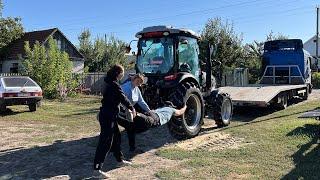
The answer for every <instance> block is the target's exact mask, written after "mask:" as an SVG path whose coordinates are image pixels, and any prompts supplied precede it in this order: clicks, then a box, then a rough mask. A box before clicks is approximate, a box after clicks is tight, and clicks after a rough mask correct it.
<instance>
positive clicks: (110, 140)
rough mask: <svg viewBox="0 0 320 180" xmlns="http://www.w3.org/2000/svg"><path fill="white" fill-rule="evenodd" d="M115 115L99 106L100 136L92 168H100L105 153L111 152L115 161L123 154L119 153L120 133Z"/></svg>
mask: <svg viewBox="0 0 320 180" xmlns="http://www.w3.org/2000/svg"><path fill="white" fill-rule="evenodd" d="M116 120H117V116H116V115H112V114H111V113H110V112H107V111H106V110H104V109H102V108H100V113H99V124H100V129H101V131H100V136H99V142H98V146H97V149H96V154H95V157H94V169H95V170H99V169H101V168H102V165H103V162H104V160H105V157H106V155H107V154H108V153H109V152H110V151H111V152H113V154H114V156H115V158H116V160H117V161H121V160H122V158H123V155H122V153H121V134H120V131H119V127H118V123H117V121H116Z"/></svg>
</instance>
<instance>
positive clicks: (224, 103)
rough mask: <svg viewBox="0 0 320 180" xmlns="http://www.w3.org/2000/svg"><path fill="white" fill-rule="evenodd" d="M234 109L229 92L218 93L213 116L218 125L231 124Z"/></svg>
mask: <svg viewBox="0 0 320 180" xmlns="http://www.w3.org/2000/svg"><path fill="white" fill-rule="evenodd" d="M232 111H233V106H232V101H231V98H230V96H229V94H226V93H218V94H216V97H215V98H214V102H213V118H214V120H215V122H216V124H217V126H218V127H224V126H228V125H229V124H230V121H231V119H232Z"/></svg>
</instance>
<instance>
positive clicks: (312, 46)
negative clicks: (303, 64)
mask: <svg viewBox="0 0 320 180" xmlns="http://www.w3.org/2000/svg"><path fill="white" fill-rule="evenodd" d="M315 40H316V37H313V38H312V40H309V41H307V42H306V43H304V44H303V48H304V49H305V50H307V51H308V52H309V53H310V54H311V56H316V43H315ZM318 52H319V54H318V55H320V39H319V49H318Z"/></svg>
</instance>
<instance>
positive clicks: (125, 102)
mask: <svg viewBox="0 0 320 180" xmlns="http://www.w3.org/2000/svg"><path fill="white" fill-rule="evenodd" d="M115 88H116V92H117V93H118V94H117V95H118V97H119V99H120V102H121V104H123V105H124V106H125V107H126V108H128V109H130V110H131V111H134V108H133V106H132V104H131V102H130V101H129V99H128V98H127V96H126V95H125V94H124V92H123V91H122V89H121V87H120V86H119V85H118V84H116V83H115Z"/></svg>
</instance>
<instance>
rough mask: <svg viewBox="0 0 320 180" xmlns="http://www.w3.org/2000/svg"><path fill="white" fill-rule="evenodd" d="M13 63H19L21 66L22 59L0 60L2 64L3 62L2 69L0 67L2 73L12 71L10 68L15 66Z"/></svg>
mask: <svg viewBox="0 0 320 180" xmlns="http://www.w3.org/2000/svg"><path fill="white" fill-rule="evenodd" d="M13 63H18V67H20V66H21V65H22V64H21V61H20V60H3V61H0V64H2V69H0V73H10V68H12V67H13V65H12V64H13Z"/></svg>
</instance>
